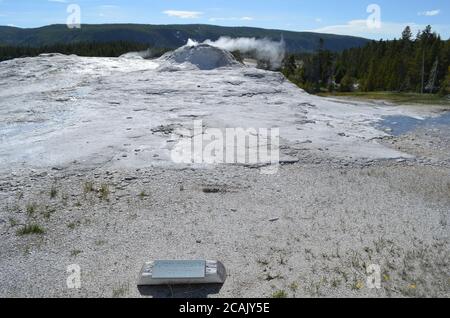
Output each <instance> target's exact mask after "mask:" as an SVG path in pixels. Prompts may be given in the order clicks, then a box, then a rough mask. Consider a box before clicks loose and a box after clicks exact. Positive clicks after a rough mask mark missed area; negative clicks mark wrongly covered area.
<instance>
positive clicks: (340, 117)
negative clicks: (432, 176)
mask: <svg viewBox="0 0 450 318" xmlns="http://www.w3.org/2000/svg"><path fill="white" fill-rule="evenodd" d="M214 50H215V51H216V50H219V49H217V48H214ZM202 52H203V51H202ZM202 56H203V57H205V56H207V54H206V53H205V52H203V53H202ZM227 56H228V55H227ZM206 62H207V61H205V63H206ZM159 65H163V66H162V67H161V68H158V66H159ZM208 65H209V64H208ZM392 115H407V116H415V115H416V114H415V111H414V110H408V109H406V108H401V107H395V108H393V107H386V106H385V107H382V106H377V107H373V106H368V105H366V104H364V103H356V102H349V103H345V102H344V103H343V102H342V101H339V102H338V101H334V100H331V99H324V98H321V97H316V96H311V95H308V94H306V93H305V92H303V91H302V90H300V89H298V88H297V87H296V86H294V85H293V84H291V83H289V82H287V81H286V80H285V78H284V77H283V76H282V75H281V74H279V73H274V72H268V71H262V70H257V69H254V68H247V67H244V66H240V65H235V64H233V63H231V66H230V67H228V68H219V69H214V70H209V71H201V70H196V69H195V67H194V68H191V67H187V65H186V63H185V64H181V65H180V64H177V63H175V62H173V61H171V60H170V59H169V61H168V60H165V59H163V60H156V61H146V60H136V59H125V58H121V59H120V58H119V59H114V58H82V57H77V56H63V55H56V56H42V57H37V58H26V59H16V60H12V61H7V62H3V63H0V133H1V136H2V143H1V145H0V159H1V161H0V166H3V167H4V168H6V167H7V168H13V167H14V166H17V165H21V164H25V165H32V166H35V167H46V166H58V167H60V166H69V165H72V164H74V163H80V164H82V165H85V164H89V165H93V166H96V165H110V166H112V167H116V166H119V167H148V166H149V165H152V164H154V165H164V166H165V165H171V160H170V159H171V158H170V151H171V149H172V148H173V145H174V144H176V143H177V142H178V141H179V140H177V138H178V139H179V138H182V137H180V136H178V137H177V136H175V137H174V136H172V135H171V133H166V132H164V133H158V132H155V130H157V129H158V127H161V126H163V127H174V128H173V129H172V132H173V130H174V129H191V128H192V126H193V120H195V119H196V120H203V124H204V125H205V126H206V127H209V128H226V127H231V128H236V127H243V128H250V127H252V128H257V129H259V128H273V127H279V128H280V130H281V131H280V134H281V138H282V141H281V142H282V145H281V146H282V149H283V152H285V154H286V155H288V156H290V157H304V156H308V155H309V154H310V153H317V152H321V153H322V152H325V154H326V155H328V156H329V157H330V158H337V159H345V160H348V159H352V160H353V159H355V158H368V159H385V158H399V157H408V154H405V153H401V152H398V151H396V150H394V149H391V148H389V147H386V146H384V145H381V144H380V143H379V142H378V139H379V138H382V137H385V136H387V134H386V133H385V132H384V131H382V130H378V129H376V128H375V127H374V125H373V124H374V123H376V122H377V121H378V120H380V119H381V118H382V117H383V116H392ZM169 132H170V131H169Z"/></svg>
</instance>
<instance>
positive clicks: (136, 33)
mask: <svg viewBox="0 0 450 318" xmlns="http://www.w3.org/2000/svg"><path fill="white" fill-rule="evenodd" d="M220 36H229V37H256V38H264V37H267V38H270V39H272V40H280V39H281V38H283V39H284V41H285V42H286V48H287V50H288V51H289V52H291V53H300V52H312V51H315V50H316V49H317V48H318V46H319V39H321V38H322V39H323V40H324V41H325V42H324V45H325V48H326V49H329V50H331V51H342V50H344V49H348V48H353V47H359V46H363V45H364V44H366V43H367V42H369V40H367V39H364V38H359V37H353V36H343V35H333V34H321V33H313V32H293V31H283V30H268V29H260V28H251V27H223V26H215V25H205V24H188V25H178V24H177V25H145V24H84V25H82V27H81V29H69V28H67V26H66V25H62V24H57V25H49V26H44V27H40V28H33V29H22V28H16V27H9V26H0V45H3V46H5V45H10V46H33V47H37V46H44V45H54V44H70V43H77V42H114V41H127V42H137V43H145V44H149V45H150V46H154V47H159V48H163V47H164V48H177V47H180V46H181V45H183V44H185V43H186V41H187V40H188V39H189V38H192V39H194V40H197V41H204V40H207V39H211V40H217V39H218V38H219V37H220Z"/></svg>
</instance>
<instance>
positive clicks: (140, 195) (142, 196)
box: [139, 190, 148, 200]
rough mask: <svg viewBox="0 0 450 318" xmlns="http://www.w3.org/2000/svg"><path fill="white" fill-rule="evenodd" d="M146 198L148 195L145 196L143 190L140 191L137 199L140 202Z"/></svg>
mask: <svg viewBox="0 0 450 318" xmlns="http://www.w3.org/2000/svg"><path fill="white" fill-rule="evenodd" d="M147 197H148V195H147V193H145V191H144V190H142V191H141V193H139V198H140V199H141V200H144V199H145V198H147Z"/></svg>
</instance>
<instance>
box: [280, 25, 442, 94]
mask: <svg viewBox="0 0 450 318" xmlns="http://www.w3.org/2000/svg"><path fill="white" fill-rule="evenodd" d="M449 66H450V40H446V41H443V40H441V38H440V36H439V35H437V34H436V33H434V32H432V29H431V26H428V27H426V28H425V29H424V30H423V31H420V32H419V33H418V34H417V36H415V37H413V34H412V33H411V29H410V27H406V28H405V30H404V31H403V33H402V37H401V39H396V40H393V41H383V40H381V41H372V42H370V43H368V44H367V45H366V46H364V47H360V48H353V49H348V50H344V51H343V52H341V53H332V52H330V51H328V50H325V49H324V43H323V41H322V40H321V41H320V43H319V49H318V50H317V52H316V53H314V54H307V55H289V56H287V58H286V59H285V62H284V65H283V69H282V71H283V73H284V74H285V75H286V77H288V78H289V79H290V80H291V81H293V82H294V83H296V84H297V85H299V86H300V87H302V88H304V89H306V90H307V91H309V92H313V93H315V92H319V91H324V90H328V91H334V90H339V91H342V92H350V91H353V90H359V91H363V92H369V91H397V92H418V93H436V92H440V93H441V94H442V95H446V94H449V93H450V92H449V91H448V89H449V77H450V73H449V72H450V69H449Z"/></svg>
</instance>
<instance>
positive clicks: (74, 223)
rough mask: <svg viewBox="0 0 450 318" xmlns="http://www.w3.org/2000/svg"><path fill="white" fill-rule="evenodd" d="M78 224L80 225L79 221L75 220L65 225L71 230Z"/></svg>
mask: <svg viewBox="0 0 450 318" xmlns="http://www.w3.org/2000/svg"><path fill="white" fill-rule="evenodd" d="M79 225H81V222H80V221H77V222H72V223H69V224H67V227H68V228H69V229H71V230H75V228H76V227H77V226H79Z"/></svg>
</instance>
